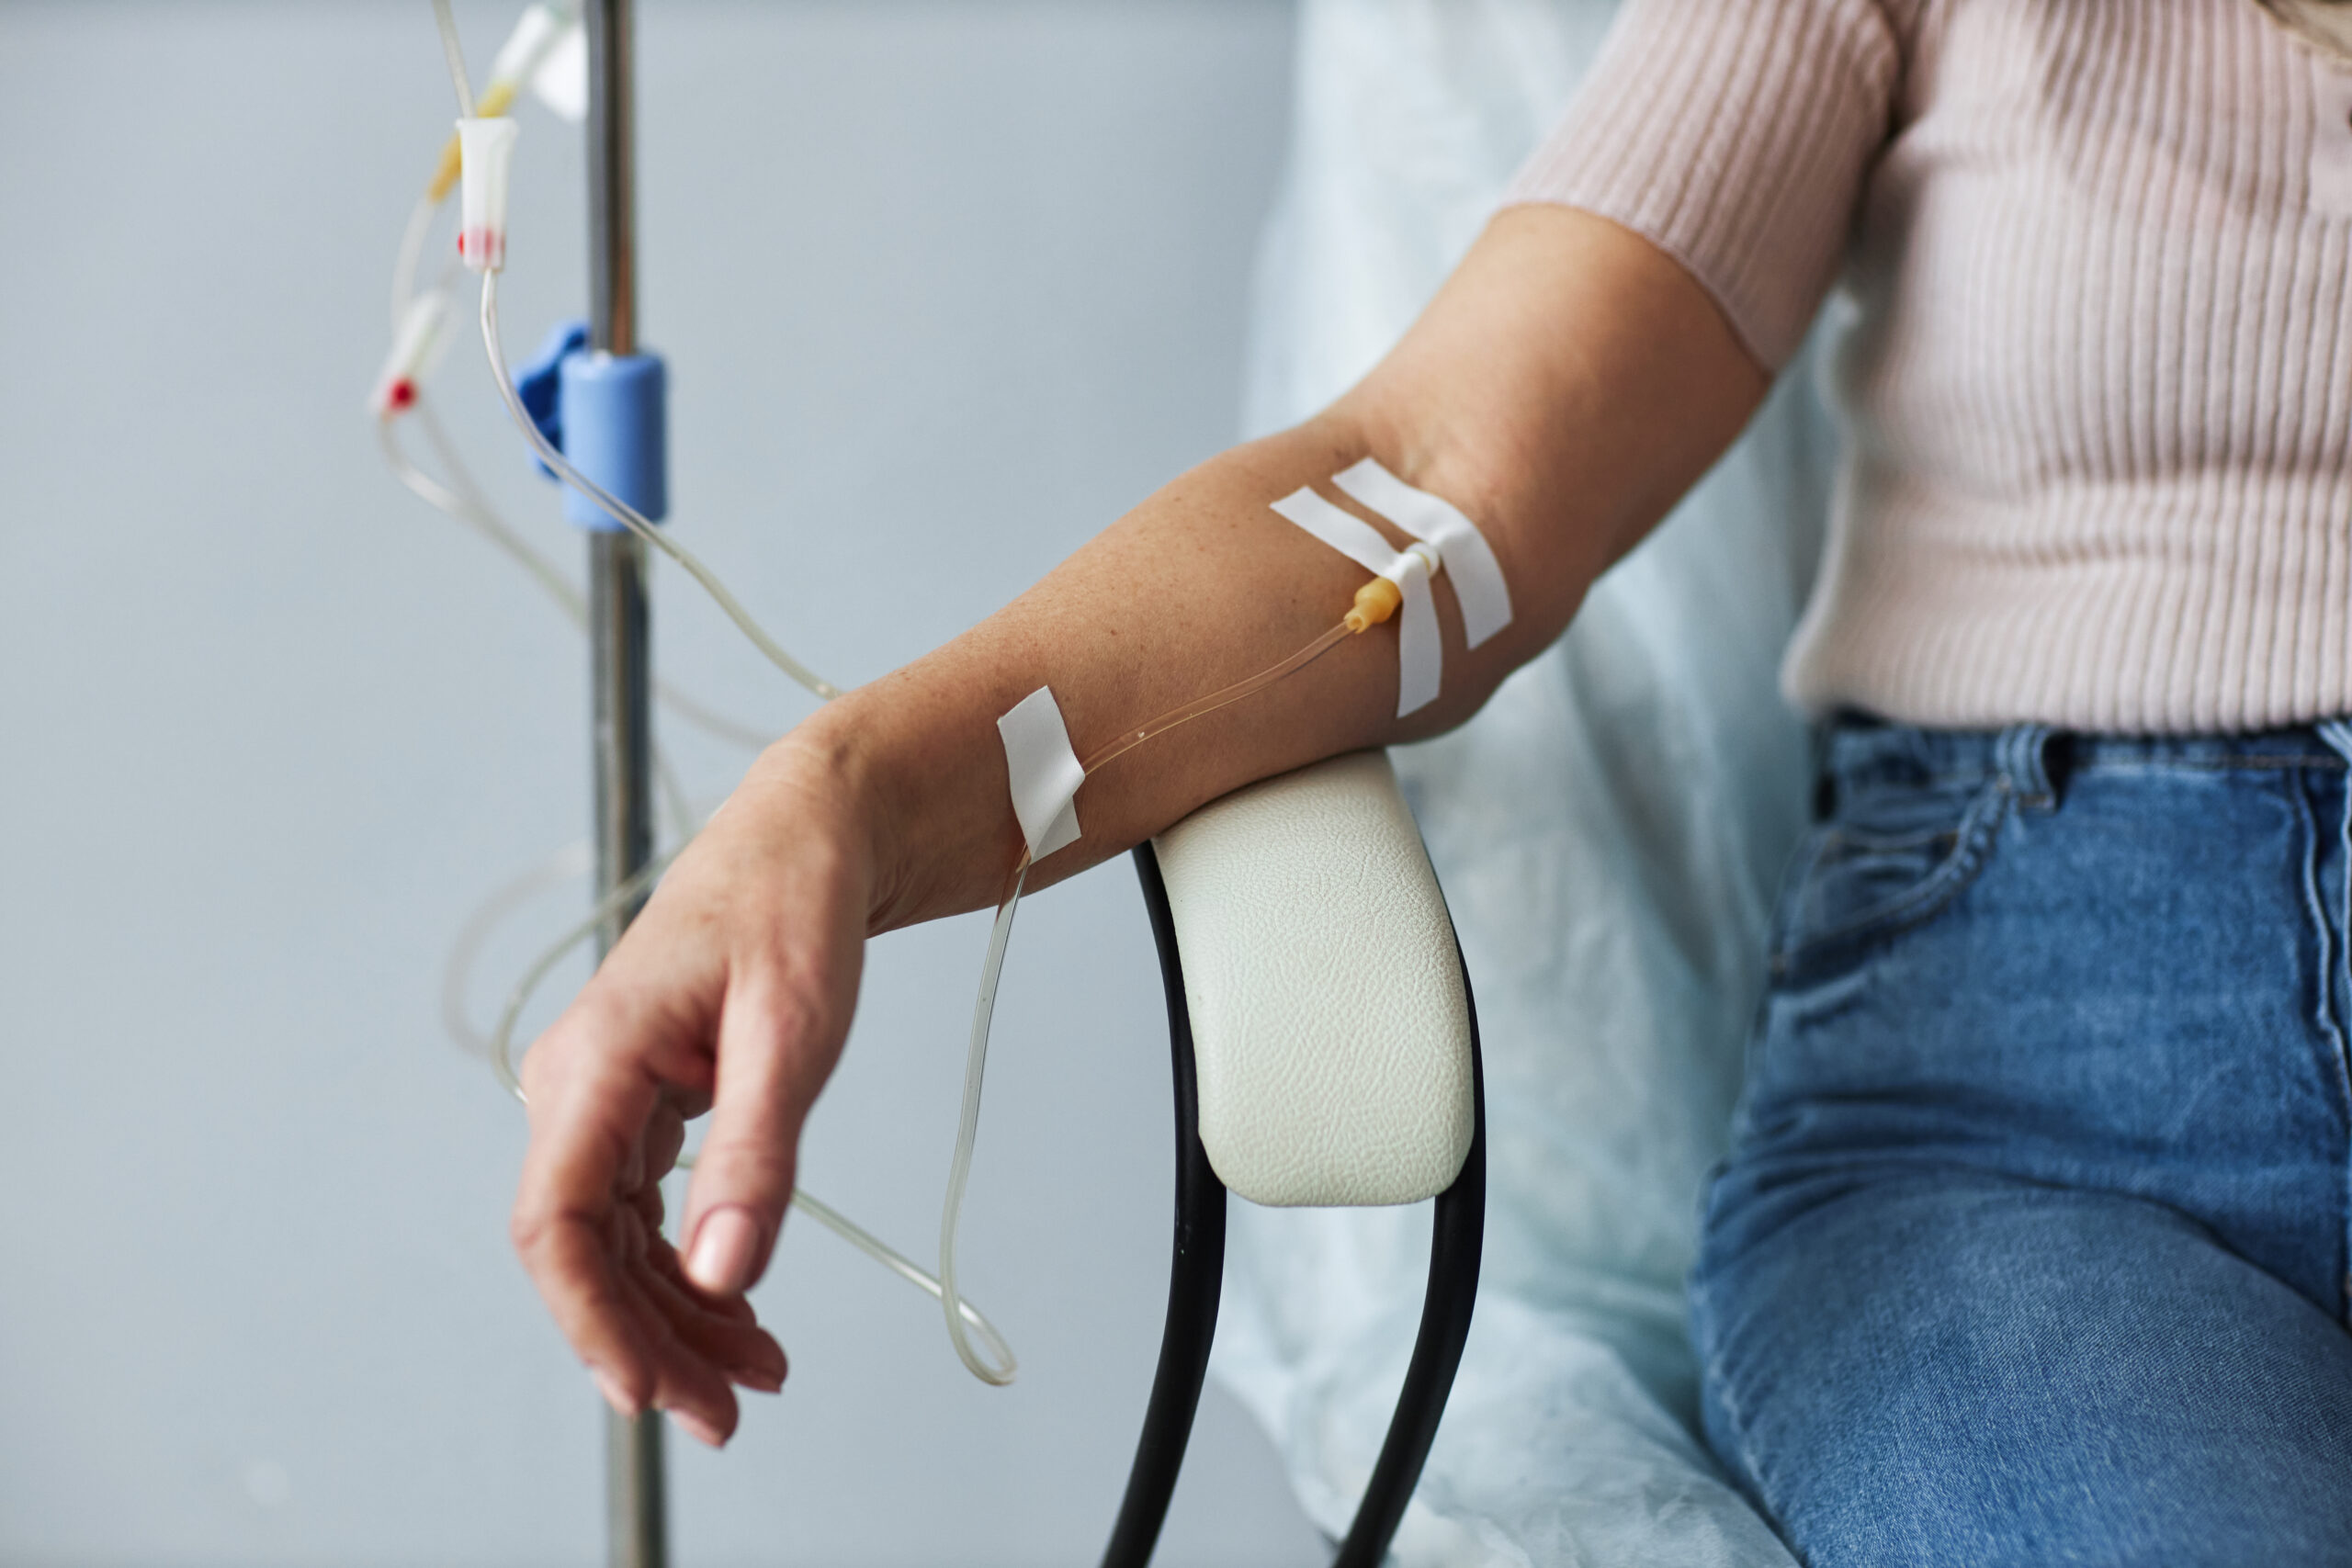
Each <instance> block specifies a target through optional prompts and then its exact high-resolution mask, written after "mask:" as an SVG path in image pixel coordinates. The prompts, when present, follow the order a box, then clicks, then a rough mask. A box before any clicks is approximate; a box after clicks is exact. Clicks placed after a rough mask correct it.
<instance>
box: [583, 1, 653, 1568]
mask: <svg viewBox="0 0 2352 1568" xmlns="http://www.w3.org/2000/svg"><path fill="white" fill-rule="evenodd" d="M629 11H630V0H587V5H586V7H585V13H584V19H585V22H586V26H587V32H588V295H589V346H590V348H591V349H592V350H594V351H596V352H599V353H605V354H613V355H630V354H635V353H636V352H637V201H636V197H637V188H636V168H635V164H634V158H633V141H634V139H635V130H636V128H635V123H634V121H635V116H634V114H633V112H632V104H631V91H630V74H631V68H632V64H633V62H632V59H631V53H632V51H631V39H630V26H629V23H630V17H629ZM645 565H646V559H645V547H644V545H643V544H641V543H640V542H639V540H638V538H637V536H635V535H633V534H628V533H621V532H605V531H597V532H592V533H591V534H590V535H589V536H588V627H589V671H590V689H591V703H592V705H593V712H594V740H593V742H592V746H593V751H594V769H595V806H594V811H595V840H596V896H597V897H598V898H600V899H601V898H604V897H607V896H609V895H610V894H611V892H612V891H613V889H614V888H616V887H617V886H620V885H621V884H622V883H624V882H626V881H628V879H629V878H630V877H632V876H634V875H636V874H638V873H639V871H641V870H642V869H644V867H645V864H646V863H647V861H649V860H650V859H651V858H652V854H653V812H652V784H651V779H652V769H651V765H650V763H651V754H652V740H651V723H650V712H649V705H648V702H647V694H648V691H649V689H650V685H651V672H650V671H651V663H652V659H651V652H650V648H649V647H648V640H647V639H648V630H649V627H648V624H647V615H646V600H645ZM635 913H636V911H635V910H634V909H625V910H622V911H620V912H619V913H617V914H616V915H615V916H614V918H613V919H612V920H611V921H610V922H609V923H608V924H607V925H606V927H605V930H603V931H599V932H598V933H597V939H596V945H597V955H598V957H599V958H602V956H603V955H604V954H605V953H608V952H610V951H611V950H612V946H613V944H614V943H615V942H618V941H619V940H620V934H621V931H622V930H623V929H624V928H625V927H626V926H627V925H628V922H629V919H631V917H632V916H634V914H635ZM663 1504H664V1498H663V1486H662V1417H661V1415H660V1413H659V1412H657V1411H651V1410H648V1411H646V1412H644V1413H643V1414H641V1415H639V1416H622V1415H618V1414H616V1413H615V1412H613V1411H610V1410H607V1411H605V1516H606V1531H607V1538H606V1539H607V1542H608V1545H607V1548H606V1561H607V1562H609V1563H610V1564H611V1568H667V1564H668V1562H669V1556H670V1553H669V1541H668V1529H667V1521H666V1519H665V1517H664V1513H665V1509H664V1506H663Z"/></svg>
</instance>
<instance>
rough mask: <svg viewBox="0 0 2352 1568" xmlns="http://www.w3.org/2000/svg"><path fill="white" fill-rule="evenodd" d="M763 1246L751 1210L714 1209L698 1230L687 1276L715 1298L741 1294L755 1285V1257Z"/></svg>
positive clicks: (734, 1206)
mask: <svg viewBox="0 0 2352 1568" xmlns="http://www.w3.org/2000/svg"><path fill="white" fill-rule="evenodd" d="M759 1245H760V1227H759V1224H758V1222H756V1221H754V1220H753V1219H752V1214H751V1211H750V1210H748V1209H744V1208H741V1207H739V1206H738V1205H736V1204H733V1203H729V1204H728V1205H727V1206H726V1207H725V1208H722V1209H713V1210H712V1211H711V1212H710V1213H707V1214H705V1215H704V1216H703V1217H702V1224H699V1225H697V1226H695V1247H694V1251H693V1252H692V1253H691V1254H690V1255H688V1257H687V1258H686V1275H687V1277H688V1278H689V1279H691V1280H694V1282H695V1284H697V1285H699V1286H701V1287H702V1288H703V1289H704V1290H706V1291H708V1292H710V1293H711V1294H712V1295H714V1296H731V1295H735V1294H738V1293H740V1292H741V1291H742V1289H743V1287H744V1286H746V1285H748V1284H750V1283H751V1282H752V1254H753V1253H754V1252H755V1251H757V1250H758V1248H759Z"/></svg>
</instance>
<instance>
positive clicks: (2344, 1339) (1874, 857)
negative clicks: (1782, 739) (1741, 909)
mask: <svg viewBox="0 0 2352 1568" xmlns="http://www.w3.org/2000/svg"><path fill="white" fill-rule="evenodd" d="M2347 757H2352V727H2346V726H2345V725H2343V724H2341V723H2338V724H2334V725H2328V726H2324V727H2322V728H2318V729H2300V730H2291V731H2282V732H2278V733H2274V734H2268V735H2260V736H2249V737H2238V738H2218V737H2215V738H2200V739H2114V738H2105V737H2091V736H2070V735H2060V734H2052V733H2051V732H2049V731H2047V730H2045V729H2042V728H2039V727H2034V726H2026V727H2020V728H2013V729H2007V730H2003V731H2000V732H1998V733H1958V732H1948V731H1926V730H1918V729H1910V728H1898V727H1893V726H1883V725H1872V724H1867V723H1853V724H1848V725H1844V726H1841V727H1840V728H1838V729H1836V730H1835V731H1833V732H1832V734H1831V736H1830V737H1829V741H1828V756H1827V765H1826V770H1825V774H1824V778H1823V782H1822V794H1821V802H1820V805H1821V817H1822V820H1821V821H1820V823H1819V825H1818V826H1817V827H1816V828H1815V829H1814V830H1813V832H1812V833H1811V834H1810V835H1809V836H1808V837H1807V838H1806V840H1804V845H1803V847H1802V848H1801V850H1800V852H1799V853H1798V856H1797V859H1796V862H1795V863H1794V865H1793V866H1792V869H1791V872H1790V874H1789V878H1788V881H1787V884H1786V886H1785V887H1784V889H1783V891H1782V894H1781V907H1780V909H1779V911H1778V914H1777V916H1776V919H1775V930H1774V938H1773V941H1774V953H1773V956H1772V971H1771V973H1772V980H1771V986H1770V992H1769V994H1768V995H1767V998H1766V999H1765V1003H1764V1006H1763V1010H1762V1013H1761V1016H1760V1018H1759V1020H1758V1027H1757V1032H1756V1036H1755V1039H1754V1041H1753V1043H1752V1044H1751V1046H1750V1056H1749V1063H1748V1075H1747V1091H1746V1094H1745V1097H1744V1099H1743V1101H1742V1104H1741V1108H1740V1112H1739V1117H1738V1121H1737V1124H1736V1128H1735V1131H1734V1138H1733V1150H1732V1153H1731V1155H1730V1156H1729V1158H1728V1159H1727V1160H1726V1161H1725V1162H1724V1166H1723V1168H1721V1169H1720V1170H1719V1171H1718V1173H1717V1175H1716V1177H1715V1179H1714V1180H1713V1185H1712V1188H1711V1190H1710V1192H1709V1195H1708V1200H1707V1211H1706V1224H1705V1235H1704V1241H1703V1243H1702V1249H1701V1257H1700V1261H1699V1266H1698V1269H1697V1270H1696V1272H1695V1274H1694V1276H1693V1280H1692V1312H1693V1319H1694V1329H1695V1335H1696V1340H1697V1344H1698V1348H1699V1352H1700V1356H1701V1359H1702V1364H1703V1367H1704V1373H1705V1382H1704V1394H1703V1408H1704V1413H1705V1418H1706V1425H1707V1435H1708V1438H1709V1440H1710V1441H1711V1442H1712V1444H1713V1447H1714V1450H1715V1451H1716V1453H1717V1454H1718V1455H1719V1456H1720V1457H1721V1458H1722V1460H1723V1461H1724V1464H1725V1465H1726V1466H1727V1467H1728V1468H1729V1469H1730V1471H1731V1472H1732V1474H1733V1475H1734V1477H1735V1479H1736V1480H1737V1481H1738V1482H1739V1483H1740V1484H1741V1485H1742V1486H1743V1487H1744V1488H1745V1489H1747V1492H1748V1494H1749V1495H1750V1496H1751V1497H1752V1498H1754V1500H1755V1501H1756V1502H1757V1503H1758V1506H1760V1507H1762V1508H1763V1510H1764V1511H1765V1512H1766V1514H1767V1515H1769V1516H1770V1517H1771V1519H1772V1520H1773V1521H1774V1523H1775V1525H1776V1526H1777V1527H1778V1528H1779V1529H1780V1530H1781V1533H1782V1535H1783V1536H1784V1537H1785V1538H1786V1539H1787V1540H1788V1541H1789V1543H1790V1545H1791V1547H1792V1549H1793V1550H1794V1551H1796V1553H1797V1554H1798V1555H1799V1557H1801V1558H1802V1559H1803V1560H1804V1562H1808V1563H1810V1564H1812V1565H1813V1568H1844V1565H1846V1564H1871V1565H1872V1568H1879V1565H1883V1564H1910V1563H1937V1564H1941V1563H1952V1564H1967V1565H1968V1568H1995V1565H1998V1564H2007V1563H2020V1564H2022V1563H2033V1564H2042V1563H2060V1562H2063V1563H2134V1564H2139V1563H2146V1564H2152V1565H2160V1568H2194V1565H2199V1564H2209V1563H2210V1564H2216V1565H2229V1568H2244V1565H2253V1564H2273V1563H2277V1564H2298V1565H2300V1564H2320V1563H2352V1333H2347V1332H2346V1306H2347V1300H2352V1279H2348V1278H2347V1269H2352V1251H2348V1250H2347V1247H2348V1246H2352V1237H2347V1225H2352V1068H2347V1061H2346V1030H2347V1027H2352V965H2348V964H2347V961H2346V943H2347V936H2352V932H2347V930H2346V928H2347V925H2348V924H2352V903H2347V900H2352V879H2348V878H2347V874H2346V870H2347V861H2348V860H2352V799H2347V790H2346V777H2347V773H2346V759H2347Z"/></svg>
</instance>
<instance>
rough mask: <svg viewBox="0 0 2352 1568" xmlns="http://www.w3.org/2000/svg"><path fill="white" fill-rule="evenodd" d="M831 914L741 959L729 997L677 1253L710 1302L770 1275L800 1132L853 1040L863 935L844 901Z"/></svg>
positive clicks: (816, 902) (812, 903)
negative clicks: (824, 922) (829, 921)
mask: <svg viewBox="0 0 2352 1568" xmlns="http://www.w3.org/2000/svg"><path fill="white" fill-rule="evenodd" d="M801 907H802V908H807V909H824V908H827V902H826V901H825V900H821V899H810V900H808V901H807V902H805V903H804V904H803V905H802V906H801ZM832 909H833V918H834V922H835V925H836V927H837V928H838V929H835V930H831V931H822V930H820V931H790V932H786V933H781V934H779V935H778V936H776V937H775V939H774V940H773V941H772V942H771V944H770V945H768V946H767V947H766V948H765V950H764V951H763V952H760V953H758V955H757V956H756V957H755V958H752V959H750V960H739V962H738V964H737V967H736V971H735V973H734V975H733V976H732V980H731V983H730V985H729V987H728V992H727V1003H726V1007H725V1009H724V1010H723V1011H722V1013H721V1014H720V1018H719V1024H718V1081H717V1084H716V1086H715V1089H714V1090H713V1093H712V1106H711V1115H710V1131H709V1132H708V1134H706V1135H705V1136H704V1138H703V1141H702V1146H701V1147H700V1148H699V1149H698V1150H697V1151H696V1152H695V1169H694V1180H693V1184H692V1185H691V1186H690V1187H689V1188H688V1190H687V1198H686V1208H685V1214H684V1223H683V1224H682V1225H681V1227H680V1230H679V1237H680V1240H679V1244H678V1249H679V1252H680V1254H681V1256H682V1257H683V1258H684V1264H685V1276H686V1278H687V1279H688V1280H691V1281H692V1282H693V1283H694V1284H695V1286H696V1287H697V1288H698V1289H699V1290H701V1291H702V1292H705V1293H706V1294H708V1295H711V1296H734V1295H740V1294H741V1293H742V1292H744V1291H745V1290H747V1289H749V1288H750V1287H751V1285H752V1283H753V1282H754V1281H755V1280H758V1279H759V1278H760V1276H761V1275H762V1274H763V1272H765V1270H766V1269H767V1264H768V1258H770V1256H771V1255H772V1254H773V1253H774V1251H775V1238H776V1233H777V1231H778V1230H779V1229H780V1228H781V1227H782V1226H783V1224H784V1212H785V1207H786V1204H788V1203H789V1202H790V1201H792V1183H793V1171H794V1163H795V1156H796V1154H797V1150H798V1147H799V1144H800V1124H801V1122H803V1121H804V1120H806V1119H807V1117H808V1114H809V1106H810V1105H811V1104H812V1103H813V1102H814V1101H815V1100H816V1098H817V1091H818V1090H819V1089H820V1088H822V1087H823V1085H824V1081H825V1077H826V1075H827V1074H829V1073H831V1071H832V1067H833V1063H834V1061H835V1060H836V1059H837V1058H838V1057H839V1056H840V1055H841V1048H842V1038H843V1036H844V1035H846V1034H847V1033H848V1032H849V1020H850V1011H851V1010H852V1008H853V1007H854V1005H855V1003H856V999H857V967H858V963H859V959H860V956H861V953H862V939H863V935H864V933H863V931H862V930H861V929H860V928H859V927H858V926H857V925H856V924H855V923H854V921H853V919H852V918H851V917H850V916H849V914H848V912H847V910H846V909H845V908H842V904H841V903H840V901H835V902H834V903H833V905H832Z"/></svg>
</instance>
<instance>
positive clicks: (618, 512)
mask: <svg viewBox="0 0 2352 1568" xmlns="http://www.w3.org/2000/svg"><path fill="white" fill-rule="evenodd" d="M481 340H482V346H483V348H484V349H485V350H487V351H488V353H489V355H490V368H491V373H492V376H493V377H495V378H496V379H497V381H498V393H499V396H500V397H502V398H503V399H504V400H505V401H506V412H508V413H510V414H512V415H513V416H514V417H515V426H516V427H517V428H518V429H520V430H521V431H522V432H523V438H524V439H525V440H526V441H528V442H529V443H530V444H531V449H532V450H533V451H534V452H536V453H537V454H538V456H539V459H540V461H542V462H544V463H546V464H547V466H548V468H553V469H554V470H555V471H556V472H557V473H559V474H560V475H562V476H563V479H564V482H565V483H567V484H569V485H571V488H572V489H574V490H576V491H579V492H580V493H581V494H582V495H584V496H586V497H587V498H588V499H589V500H590V501H593V502H595V503H596V504H597V505H598V506H599V507H601V508H603V509H604V511H605V513H607V514H608V515H610V516H611V517H612V519H613V520H614V521H615V522H616V523H618V524H620V525H621V526H623V527H624V528H627V529H628V531H629V532H630V533H632V534H635V535H636V536H638V537H639V538H640V539H642V540H644V541H645V542H646V543H647V544H649V545H650V546H652V547H654V548H655V549H657V550H660V551H661V552H662V554H663V555H665V556H668V557H669V558H671V559H672V560H673V561H676V562H677V563H678V564H679V565H680V566H682V567H684V569H685V570H686V575H688V576H689V577H692V578H693V579H694V580H695V581H696V582H698V583H700V584H702V587H703V592H707V593H708V594H709V595H710V597H711V601H712V602H713V603H714V604H717V605H718V607H719V608H720V609H721V610H723V611H725V612H726V614H727V618H728V619H729V620H730V621H733V622H734V623H735V625H736V627H737V629H739V630H740V631H741V632H742V634H743V635H744V636H745V637H749V638H751V639H752V647H754V648H756V649H759V650H760V651H761V652H762V653H763V654H765V655H767V658H768V662H769V663H771V664H774V665H775V667H776V668H777V669H779V670H781V671H784V672H785V674H786V675H787V676H789V677H790V678H791V679H792V680H794V681H796V682H798V683H799V684H800V685H801V686H803V687H805V688H807V689H808V691H809V692H810V693H811V694H814V695H816V696H818V697H820V698H822V699H823V700H825V701H827V702H831V700H832V699H833V698H835V697H838V696H840V695H841V694H842V691H841V688H840V687H839V686H836V685H834V684H833V683H832V682H830V681H828V680H825V679H824V678H823V677H821V676H820V675H818V674H817V673H816V672H815V671H812V670H810V669H809V667H808V666H807V665H805V664H803V663H801V662H800V660H797V659H795V658H793V657H792V655H790V654H789V653H786V651H785V650H784V649H783V647H782V645H780V644H779V643H777V641H776V640H775V638H774V637H770V636H769V635H768V634H767V630H766V628H765V627H763V626H761V625H760V624H759V622H757V621H755V620H753V619H752V614H751V612H750V611H748V610H746V609H744V608H743V606H742V605H741V604H740V603H738V602H737V600H736V598H735V595H734V594H732V593H730V592H728V591H727V585H726V584H725V583H723V582H721V581H718V578H717V577H716V576H715V575H713V573H712V572H711V570H710V569H709V568H708V567H707V566H705V565H703V564H702V562H701V561H700V560H699V559H697V558H695V555H694V554H693V552H691V551H690V550H688V549H687V548H686V547H684V545H681V544H679V543H678V542H677V541H676V540H675V539H673V538H671V537H670V536H669V535H668V534H666V533H664V532H663V531H662V529H660V528H658V527H656V526H654V525H653V524H652V523H651V522H650V520H649V519H647V518H646V517H645V516H644V515H643V514H642V513H639V511H638V510H637V509H636V508H635V507H633V506H631V505H629V503H628V502H625V501H623V500H621V499H620V498H619V497H618V496H616V495H615V494H613V493H612V491H608V490H606V489H605V487H604V486H602V485H600V484H598V483H597V482H596V481H595V480H594V479H590V478H588V477H587V476H586V475H585V474H582V472H581V471H580V470H579V469H577V468H573V467H572V466H571V464H570V463H568V462H566V461H565V460H564V457H563V454H562V453H560V452H559V451H557V450H556V449H555V446H553V444H552V443H550V442H549V441H548V438H547V437H546V436H545V435H543V434H540V433H539V427H538V424H537V422H536V421H534V420H533V419H532V418H531V416H530V413H529V412H528V411H527V410H526V409H525V408H524V407H523V400H522V398H521V397H520V396H518V395H517V394H516V392H515V378H514V377H513V376H512V375H511V374H509V373H508V371H507V368H506V354H505V351H504V350H503V348H502V347H501V346H500V345H499V341H498V274H497V273H495V272H485V273H483V274H482V275H481Z"/></svg>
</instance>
